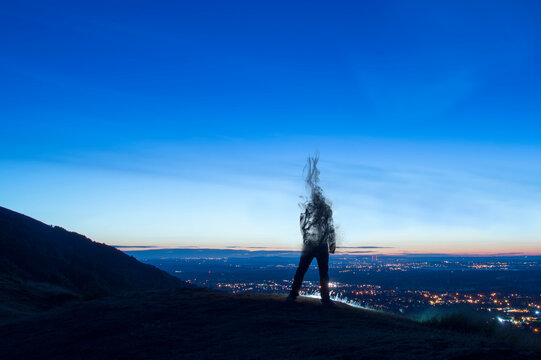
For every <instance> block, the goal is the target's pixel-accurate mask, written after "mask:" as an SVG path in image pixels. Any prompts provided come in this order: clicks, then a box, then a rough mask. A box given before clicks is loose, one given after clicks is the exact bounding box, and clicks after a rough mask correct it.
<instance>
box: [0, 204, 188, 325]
mask: <svg viewBox="0 0 541 360" xmlns="http://www.w3.org/2000/svg"><path fill="white" fill-rule="evenodd" d="M182 284H183V283H182V282H181V281H180V280H178V279H177V278H175V277H173V276H170V275H168V274H167V273H165V272H163V271H161V270H159V269H157V268H155V267H154V266H151V265H147V264H143V263H140V262H139V261H137V260H136V259H135V258H133V257H131V256H128V255H126V254H124V253H123V252H121V251H119V250H117V249H115V248H113V247H111V246H107V245H105V244H100V243H96V242H94V241H92V240H90V239H88V238H86V237H85V236H83V235H80V234H77V233H74V232H69V231H67V230H65V229H63V228H60V227H57V226H55V227H53V226H50V225H46V224H44V223H42V222H40V221H37V220H34V219H32V218H30V217H28V216H25V215H22V214H19V213H16V212H14V211H11V210H8V209H6V208H3V207H0V300H1V301H2V305H1V307H0V316H1V315H6V314H8V313H10V309H11V310H12V311H14V312H17V311H20V312H23V313H24V312H27V311H32V310H42V309H44V308H49V307H51V306H54V305H56V304H58V303H62V302H64V301H65V300H68V299H72V298H83V299H88V298H95V297H100V296H106V295H111V294H116V293H119V292H123V291H141V290H149V289H158V288H166V287H174V286H181V285H182Z"/></svg>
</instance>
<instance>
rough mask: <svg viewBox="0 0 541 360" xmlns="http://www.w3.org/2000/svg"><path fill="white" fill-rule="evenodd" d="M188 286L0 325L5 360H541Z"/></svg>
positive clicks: (368, 317)
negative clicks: (184, 359)
mask: <svg viewBox="0 0 541 360" xmlns="http://www.w3.org/2000/svg"><path fill="white" fill-rule="evenodd" d="M283 301H284V297H283V296H271V295H233V294H226V293H218V292H212V291H208V290H200V289H187V288H178V289H176V290H168V291H164V290H161V291H153V292H146V293H139V294H133V295H117V296H113V297H108V298H102V299H97V300H92V301H83V302H80V303H73V304H70V305H67V306H65V307H62V308H56V309H52V310H49V311H47V312H42V313H39V314H35V315H30V316H28V317H25V318H21V319H18V320H10V322H7V323H4V324H2V325H0V358H1V359H178V358H189V359H254V358H259V359H300V358H315V359H538V358H541V353H539V352H537V351H535V350H532V349H528V348H526V347H518V346H516V345H512V344H510V343H504V342H500V341H498V340H496V339H490V338H486V337H483V336H481V335H475V334H463V333H458V332H453V331H450V330H443V329H439V328H434V327H430V326H427V325H422V324H419V323H416V322H413V321H410V320H407V319H402V318H398V317H395V316H393V315H388V314H384V313H378V312H371V311H365V310H360V309H354V308H351V307H348V306H346V305H339V306H338V307H337V308H334V309H328V308H324V307H322V306H321V305H320V304H319V302H318V301H317V300H315V299H301V301H300V302H299V303H297V304H285V303H284V302H283Z"/></svg>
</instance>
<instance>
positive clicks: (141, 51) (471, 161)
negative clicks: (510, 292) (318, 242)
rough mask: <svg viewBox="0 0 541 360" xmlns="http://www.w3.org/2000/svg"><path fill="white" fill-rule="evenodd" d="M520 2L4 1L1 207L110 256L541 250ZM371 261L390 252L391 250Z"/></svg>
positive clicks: (532, 19) (534, 28) (531, 49)
mask: <svg viewBox="0 0 541 360" xmlns="http://www.w3.org/2000/svg"><path fill="white" fill-rule="evenodd" d="M540 10H541V5H539V4H538V2H535V1H507V2H500V1H490V2H481V1H479V2H475V4H471V3H469V2H459V1H458V2H457V1H452V2H451V1H449V2H445V1H438V2H434V1H413V2H403V1H378V2H370V3H369V2H336V3H333V4H332V5H330V4H329V3H327V2H287V3H283V4H276V3H273V2H256V3H254V2H218V1H216V2H183V1H174V2H173V1H171V2H159V3H158V2H153V3H148V2H137V1H130V2H102V3H99V2H92V3H90V2H88V3H85V2H75V3H74V2H47V3H43V2H31V1H18V2H8V3H7V4H6V5H5V6H4V9H3V11H2V14H1V15H0V20H1V21H0V28H1V31H2V34H4V35H3V36H2V39H0V44H1V47H0V77H1V78H2V83H3V86H2V87H0V117H1V118H2V131H1V132H0V173H1V176H0V199H1V205H2V206H6V207H8V208H11V209H13V210H16V211H20V212H23V213H26V214H28V215H30V216H33V217H36V218H38V219H41V220H43V221H45V222H48V223H53V224H58V225H61V226H64V227H66V228H69V229H72V230H74V231H78V232H81V233H84V234H86V235H88V236H90V237H92V238H93V239H95V240H97V241H102V242H106V243H109V244H137V245H167V246H189V245H190V246H216V247H220V246H269V247H279V248H294V247H297V246H298V245H299V243H300V235H299V231H298V223H297V222H298V207H297V202H298V200H299V198H298V197H299V195H302V193H303V190H304V188H303V184H302V176H301V172H302V168H303V166H304V161H305V159H306V156H307V155H308V154H309V153H314V152H315V151H316V150H319V151H320V153H321V171H322V175H321V176H322V181H323V184H324V189H325V191H326V193H327V195H328V197H329V198H330V199H331V200H332V201H333V205H334V208H335V217H336V222H337V223H338V224H339V225H340V235H341V244H342V245H343V246H386V247H390V248H391V249H393V251H396V252H493V253H496V252H535V253H541V245H540V240H541V221H540V220H541V207H540V204H541V202H540V200H541V185H540V184H539V178H540V175H541V165H540V164H539V160H538V159H539V158H540V155H541V154H540V153H541V146H540V145H541V144H540V137H539V133H540V130H541V129H540V128H541V122H540V121H539V118H540V115H541V114H540V113H541V111H540V107H539V103H540V100H541V87H540V86H539V83H540V80H541V70H540V67H539V62H540V60H541V45H540V43H539V38H540V35H541V28H540V26H541V25H540V24H539V21H537V20H538V18H539V15H540V14H541V11H540ZM389 251H390V250H389Z"/></svg>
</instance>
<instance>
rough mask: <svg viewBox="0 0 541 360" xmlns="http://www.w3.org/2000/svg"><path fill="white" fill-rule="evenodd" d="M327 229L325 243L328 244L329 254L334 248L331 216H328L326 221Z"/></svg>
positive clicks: (334, 236) (334, 238)
mask: <svg viewBox="0 0 541 360" xmlns="http://www.w3.org/2000/svg"><path fill="white" fill-rule="evenodd" d="M327 229H328V235H327V244H328V246H329V252H330V253H331V254H334V252H335V250H336V235H335V233H334V223H333V220H332V217H330V218H329V220H328V221H327Z"/></svg>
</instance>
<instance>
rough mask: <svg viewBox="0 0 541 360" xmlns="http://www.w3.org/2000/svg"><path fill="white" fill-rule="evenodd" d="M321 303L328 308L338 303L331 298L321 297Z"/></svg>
mask: <svg viewBox="0 0 541 360" xmlns="http://www.w3.org/2000/svg"><path fill="white" fill-rule="evenodd" d="M321 304H323V306H325V307H327V308H334V307H336V304H335V303H334V301H332V300H331V299H321Z"/></svg>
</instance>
